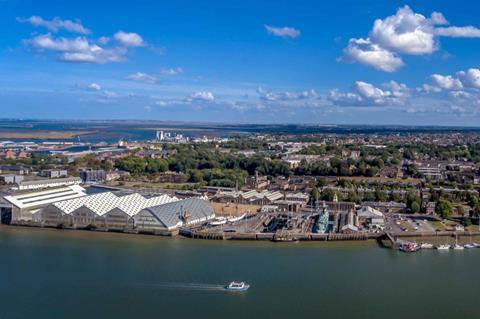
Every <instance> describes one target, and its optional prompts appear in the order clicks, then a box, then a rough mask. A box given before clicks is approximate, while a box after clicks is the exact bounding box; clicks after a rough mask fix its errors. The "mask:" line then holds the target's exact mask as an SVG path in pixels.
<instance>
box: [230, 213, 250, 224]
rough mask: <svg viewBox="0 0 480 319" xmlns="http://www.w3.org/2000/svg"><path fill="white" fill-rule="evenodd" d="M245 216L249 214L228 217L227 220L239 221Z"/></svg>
mask: <svg viewBox="0 0 480 319" xmlns="http://www.w3.org/2000/svg"><path fill="white" fill-rule="evenodd" d="M245 216H247V214H242V215H240V216H236V217H227V221H228V222H229V223H233V222H237V221H239V220H242V219H244V218H245Z"/></svg>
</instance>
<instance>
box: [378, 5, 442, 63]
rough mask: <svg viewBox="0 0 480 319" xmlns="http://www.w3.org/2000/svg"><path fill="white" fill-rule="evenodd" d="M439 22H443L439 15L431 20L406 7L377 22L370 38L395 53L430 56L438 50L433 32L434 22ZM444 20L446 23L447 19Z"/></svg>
mask: <svg viewBox="0 0 480 319" xmlns="http://www.w3.org/2000/svg"><path fill="white" fill-rule="evenodd" d="M442 17H443V16H442ZM438 20H442V18H441V17H440V16H439V14H438V13H437V15H436V18H435V19H433V20H430V19H427V18H426V17H424V16H423V15H421V14H418V13H415V12H413V11H412V10H411V9H410V8H409V7H408V6H405V7H403V8H400V9H398V11H397V13H396V14H395V15H393V16H389V17H387V18H385V19H384V20H382V19H377V20H375V22H374V23H373V28H372V30H371V31H370V38H371V40H372V42H374V43H377V44H379V45H380V46H381V47H383V48H385V49H388V50H391V51H393V52H399V53H405V54H413V55H415V54H430V53H433V52H434V51H435V50H437V44H436V39H435V35H434V34H433V32H432V31H433V25H434V23H435V22H434V21H438ZM443 20H444V21H443V22H446V20H445V18H443Z"/></svg>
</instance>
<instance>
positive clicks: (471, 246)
mask: <svg viewBox="0 0 480 319" xmlns="http://www.w3.org/2000/svg"><path fill="white" fill-rule="evenodd" d="M463 247H465V248H467V249H471V248H477V246H475V245H474V244H465V246H463Z"/></svg>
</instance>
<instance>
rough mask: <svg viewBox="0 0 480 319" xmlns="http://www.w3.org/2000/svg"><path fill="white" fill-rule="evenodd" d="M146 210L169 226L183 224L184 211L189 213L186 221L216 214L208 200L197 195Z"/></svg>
mask: <svg viewBox="0 0 480 319" xmlns="http://www.w3.org/2000/svg"><path fill="white" fill-rule="evenodd" d="M146 210H147V211H149V212H151V213H152V214H153V215H154V216H155V217H156V218H157V219H158V220H159V221H160V222H161V223H162V224H164V225H165V226H166V227H167V228H170V227H175V226H177V225H179V224H183V222H184V221H183V219H182V215H183V213H184V212H186V213H187V214H188V215H189V218H188V219H187V221H186V223H189V221H196V220H207V219H210V218H212V217H213V216H214V212H213V209H212V208H211V207H210V206H209V205H208V202H207V201H205V200H203V199H200V198H196V197H191V198H187V199H183V200H179V201H176V202H173V203H168V204H163V205H159V206H154V207H149V208H146Z"/></svg>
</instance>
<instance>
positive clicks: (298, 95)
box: [257, 87, 318, 102]
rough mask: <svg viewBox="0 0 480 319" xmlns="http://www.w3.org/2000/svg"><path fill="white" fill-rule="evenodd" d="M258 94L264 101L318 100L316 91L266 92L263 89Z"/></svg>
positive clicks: (259, 89)
mask: <svg viewBox="0 0 480 319" xmlns="http://www.w3.org/2000/svg"><path fill="white" fill-rule="evenodd" d="M257 93H258V95H259V96H260V99H262V100H264V101H270V102H274V101H296V100H305V99H315V98H318V95H317V93H316V92H315V90H306V91H301V92H288V91H287V92H271V91H265V90H264V89H262V88H261V87H259V88H258V89H257Z"/></svg>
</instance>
